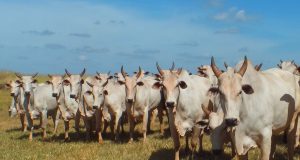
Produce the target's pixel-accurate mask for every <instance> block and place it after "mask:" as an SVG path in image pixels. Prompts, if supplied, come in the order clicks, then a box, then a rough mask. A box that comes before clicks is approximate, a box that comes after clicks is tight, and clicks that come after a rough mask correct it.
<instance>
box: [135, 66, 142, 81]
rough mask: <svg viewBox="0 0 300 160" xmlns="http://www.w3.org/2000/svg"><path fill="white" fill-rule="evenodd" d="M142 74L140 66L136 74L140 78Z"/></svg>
mask: <svg viewBox="0 0 300 160" xmlns="http://www.w3.org/2000/svg"><path fill="white" fill-rule="evenodd" d="M141 75H142V69H141V67H140V66H139V72H138V73H137V74H136V78H137V79H138V78H140V76H141Z"/></svg>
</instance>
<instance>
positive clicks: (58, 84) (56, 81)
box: [47, 74, 65, 98]
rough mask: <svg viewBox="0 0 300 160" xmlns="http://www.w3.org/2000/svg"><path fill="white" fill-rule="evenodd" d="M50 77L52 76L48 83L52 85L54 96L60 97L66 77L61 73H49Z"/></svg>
mask: <svg viewBox="0 0 300 160" xmlns="http://www.w3.org/2000/svg"><path fill="white" fill-rule="evenodd" d="M48 77H49V78H50V80H49V81H47V83H48V84H49V85H51V86H52V97H56V98H57V97H59V96H60V89H61V88H62V87H63V82H64V77H65V75H63V76H60V75H50V74H48Z"/></svg>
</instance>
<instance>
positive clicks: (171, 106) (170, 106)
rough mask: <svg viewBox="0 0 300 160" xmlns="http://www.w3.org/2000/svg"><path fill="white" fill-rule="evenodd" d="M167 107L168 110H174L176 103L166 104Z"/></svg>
mask: <svg viewBox="0 0 300 160" xmlns="http://www.w3.org/2000/svg"><path fill="white" fill-rule="evenodd" d="M166 106H167V107H168V108H173V107H174V106H175V102H166Z"/></svg>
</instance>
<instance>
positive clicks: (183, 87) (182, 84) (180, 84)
mask: <svg viewBox="0 0 300 160" xmlns="http://www.w3.org/2000/svg"><path fill="white" fill-rule="evenodd" d="M179 86H180V88H182V89H186V88H187V85H186V83H185V82H184V81H180V82H179Z"/></svg>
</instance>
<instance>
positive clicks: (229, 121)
mask: <svg viewBox="0 0 300 160" xmlns="http://www.w3.org/2000/svg"><path fill="white" fill-rule="evenodd" d="M225 123H226V125H227V126H228V127H235V126H237V125H238V120H237V118H227V119H225Z"/></svg>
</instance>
